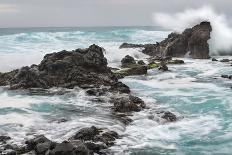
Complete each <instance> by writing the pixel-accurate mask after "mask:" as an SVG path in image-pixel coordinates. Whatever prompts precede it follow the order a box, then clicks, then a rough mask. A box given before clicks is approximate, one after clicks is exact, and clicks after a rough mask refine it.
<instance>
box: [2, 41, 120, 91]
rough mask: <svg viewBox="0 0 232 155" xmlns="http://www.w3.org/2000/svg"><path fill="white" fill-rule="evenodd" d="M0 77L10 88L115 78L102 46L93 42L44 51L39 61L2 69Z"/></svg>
mask: <svg viewBox="0 0 232 155" xmlns="http://www.w3.org/2000/svg"><path fill="white" fill-rule="evenodd" d="M0 79H1V80H0V85H10V87H11V88H12V89H19V88H24V89H27V88H51V87H65V88H73V87H75V86H79V87H81V88H82V87H83V88H86V86H89V87H90V86H95V87H100V86H101V85H106V86H110V85H111V84H113V83H115V82H117V78H116V76H115V75H114V74H113V72H111V70H110V69H109V68H108V67H107V60H106V58H105V57H104V55H103V48H101V47H99V46H97V45H91V46H90V47H89V48H87V49H77V50H74V51H61V52H57V53H51V54H47V55H45V57H44V59H43V60H42V61H41V63H40V64H39V65H32V66H31V67H28V66H27V67H22V68H21V69H18V70H14V71H12V72H8V73H2V74H0Z"/></svg>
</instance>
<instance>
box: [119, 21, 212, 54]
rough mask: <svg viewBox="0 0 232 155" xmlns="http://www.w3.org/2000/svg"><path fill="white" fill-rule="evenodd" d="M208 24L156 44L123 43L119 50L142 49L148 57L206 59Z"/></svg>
mask: <svg viewBox="0 0 232 155" xmlns="http://www.w3.org/2000/svg"><path fill="white" fill-rule="evenodd" d="M211 31H212V27H211V25H210V23H209V22H201V23H200V24H199V25H196V26H194V27H193V28H189V29H186V30H185V31H184V32H183V33H182V34H177V33H171V34H169V35H168V37H167V38H166V39H165V40H163V41H161V42H157V43H156V44H146V45H140V44H139V45H134V44H127V43H123V44H122V45H121V46H120V48H141V47H142V48H144V49H143V50H142V52H143V53H144V54H147V55H150V56H161V57H165V56H171V57H184V56H185V55H186V54H189V55H190V56H191V57H192V58H196V59H208V58H209V44H208V40H209V39H210V32H211Z"/></svg>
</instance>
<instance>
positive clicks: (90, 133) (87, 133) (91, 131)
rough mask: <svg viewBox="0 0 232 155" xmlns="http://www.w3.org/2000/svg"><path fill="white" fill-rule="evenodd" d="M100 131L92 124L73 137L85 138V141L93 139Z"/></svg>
mask: <svg viewBox="0 0 232 155" xmlns="http://www.w3.org/2000/svg"><path fill="white" fill-rule="evenodd" d="M99 133H100V131H99V129H97V128H96V127H95V126H92V127H90V128H83V129H81V130H79V131H78V132H77V133H76V134H75V135H74V136H73V139H78V140H84V141H87V140H93V139H94V137H95V136H96V135H97V134H99Z"/></svg>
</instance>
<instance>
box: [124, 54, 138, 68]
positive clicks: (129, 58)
mask: <svg viewBox="0 0 232 155" xmlns="http://www.w3.org/2000/svg"><path fill="white" fill-rule="evenodd" d="M121 64H122V67H123V68H124V67H130V66H132V65H135V64H136V61H135V59H134V58H133V57H132V56H129V55H126V56H125V57H124V58H123V59H122V60H121Z"/></svg>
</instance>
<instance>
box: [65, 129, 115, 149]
mask: <svg viewBox="0 0 232 155" xmlns="http://www.w3.org/2000/svg"><path fill="white" fill-rule="evenodd" d="M117 138H119V136H118V134H117V133H116V132H114V131H103V130H101V129H98V128H96V127H94V126H92V127H90V128H83V129H80V130H79V131H78V132H77V133H76V134H75V135H74V136H73V137H71V138H70V141H71V142H72V143H73V142H74V143H75V141H76V140H81V141H83V142H85V146H86V147H87V148H88V149H89V150H91V151H92V152H95V153H98V152H100V150H102V149H106V148H108V147H109V146H112V145H113V144H114V141H115V140H116V139H117Z"/></svg>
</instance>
